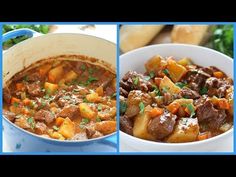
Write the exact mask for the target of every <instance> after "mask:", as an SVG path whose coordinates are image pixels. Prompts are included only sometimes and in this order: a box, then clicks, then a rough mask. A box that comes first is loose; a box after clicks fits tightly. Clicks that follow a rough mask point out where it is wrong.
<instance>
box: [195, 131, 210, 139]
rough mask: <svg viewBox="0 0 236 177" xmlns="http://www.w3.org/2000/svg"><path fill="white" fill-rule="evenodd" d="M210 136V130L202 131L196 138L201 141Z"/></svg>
mask: <svg viewBox="0 0 236 177" xmlns="http://www.w3.org/2000/svg"><path fill="white" fill-rule="evenodd" d="M210 137H211V132H204V133H201V134H199V135H198V137H197V139H198V140H199V141H201V140H205V139H208V138H210Z"/></svg>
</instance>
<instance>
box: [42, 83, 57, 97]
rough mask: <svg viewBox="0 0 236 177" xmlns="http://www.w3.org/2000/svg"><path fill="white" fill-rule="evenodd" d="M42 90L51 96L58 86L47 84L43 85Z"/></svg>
mask: <svg viewBox="0 0 236 177" xmlns="http://www.w3.org/2000/svg"><path fill="white" fill-rule="evenodd" d="M44 88H45V90H46V92H47V93H48V94H53V93H55V92H56V91H57V89H58V85H57V84H52V83H49V82H45V83H44Z"/></svg>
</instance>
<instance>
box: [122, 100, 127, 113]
mask: <svg viewBox="0 0 236 177" xmlns="http://www.w3.org/2000/svg"><path fill="white" fill-rule="evenodd" d="M126 109H127V103H126V102H124V101H121V102H120V113H121V114H124V113H125V111H126Z"/></svg>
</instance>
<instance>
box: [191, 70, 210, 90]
mask: <svg viewBox="0 0 236 177" xmlns="http://www.w3.org/2000/svg"><path fill="white" fill-rule="evenodd" d="M209 77H211V74H210V73H209V70H208V69H206V68H200V69H199V70H198V71H197V74H196V75H194V77H193V78H192V81H191V82H190V83H189V86H190V88H191V89H192V90H194V91H197V92H199V90H200V88H202V87H203V86H204V84H205V82H206V80H207V78H209Z"/></svg>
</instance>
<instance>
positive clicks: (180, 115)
mask: <svg viewBox="0 0 236 177" xmlns="http://www.w3.org/2000/svg"><path fill="white" fill-rule="evenodd" d="M185 114H186V113H185V111H184V107H183V106H180V107H179V109H178V116H179V117H185Z"/></svg>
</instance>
